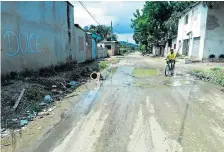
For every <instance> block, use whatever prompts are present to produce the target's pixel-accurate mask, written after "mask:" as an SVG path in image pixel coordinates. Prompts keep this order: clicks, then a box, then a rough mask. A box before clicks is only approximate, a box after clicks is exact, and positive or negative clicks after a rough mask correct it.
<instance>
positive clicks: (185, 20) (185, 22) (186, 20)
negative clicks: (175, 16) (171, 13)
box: [184, 15, 188, 24]
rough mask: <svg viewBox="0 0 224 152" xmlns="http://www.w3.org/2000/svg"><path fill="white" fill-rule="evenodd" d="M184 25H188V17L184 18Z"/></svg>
mask: <svg viewBox="0 0 224 152" xmlns="http://www.w3.org/2000/svg"><path fill="white" fill-rule="evenodd" d="M184 24H188V15H186V16H185V17H184Z"/></svg>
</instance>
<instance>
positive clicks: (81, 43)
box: [74, 24, 87, 63]
mask: <svg viewBox="0 0 224 152" xmlns="http://www.w3.org/2000/svg"><path fill="white" fill-rule="evenodd" d="M74 35H75V44H76V45H75V50H76V60H77V62H78V63H81V62H85V61H86V56H87V55H86V32H85V31H84V30H83V29H82V28H81V27H80V26H79V25H78V24H75V31H74Z"/></svg>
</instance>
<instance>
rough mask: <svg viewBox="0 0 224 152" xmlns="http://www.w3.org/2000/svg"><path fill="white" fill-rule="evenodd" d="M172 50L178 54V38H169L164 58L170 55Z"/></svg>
mask: <svg viewBox="0 0 224 152" xmlns="http://www.w3.org/2000/svg"><path fill="white" fill-rule="evenodd" d="M170 49H173V50H174V52H177V51H178V49H177V36H176V35H175V36H172V37H171V38H169V39H168V40H167V42H166V45H165V49H164V56H165V57H167V55H168V53H169V52H170Z"/></svg>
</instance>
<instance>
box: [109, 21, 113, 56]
mask: <svg viewBox="0 0 224 152" xmlns="http://www.w3.org/2000/svg"><path fill="white" fill-rule="evenodd" d="M112 35H113V26H112V21H111V38H110V39H111V52H112Z"/></svg>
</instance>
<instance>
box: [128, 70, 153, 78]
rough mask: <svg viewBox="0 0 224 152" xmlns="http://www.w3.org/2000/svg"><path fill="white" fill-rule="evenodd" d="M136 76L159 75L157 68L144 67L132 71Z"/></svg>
mask: <svg viewBox="0 0 224 152" xmlns="http://www.w3.org/2000/svg"><path fill="white" fill-rule="evenodd" d="M132 74H133V75H134V76H135V77H149V76H155V75H157V70H155V69H144V68H135V69H134V70H133V72H132Z"/></svg>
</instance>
